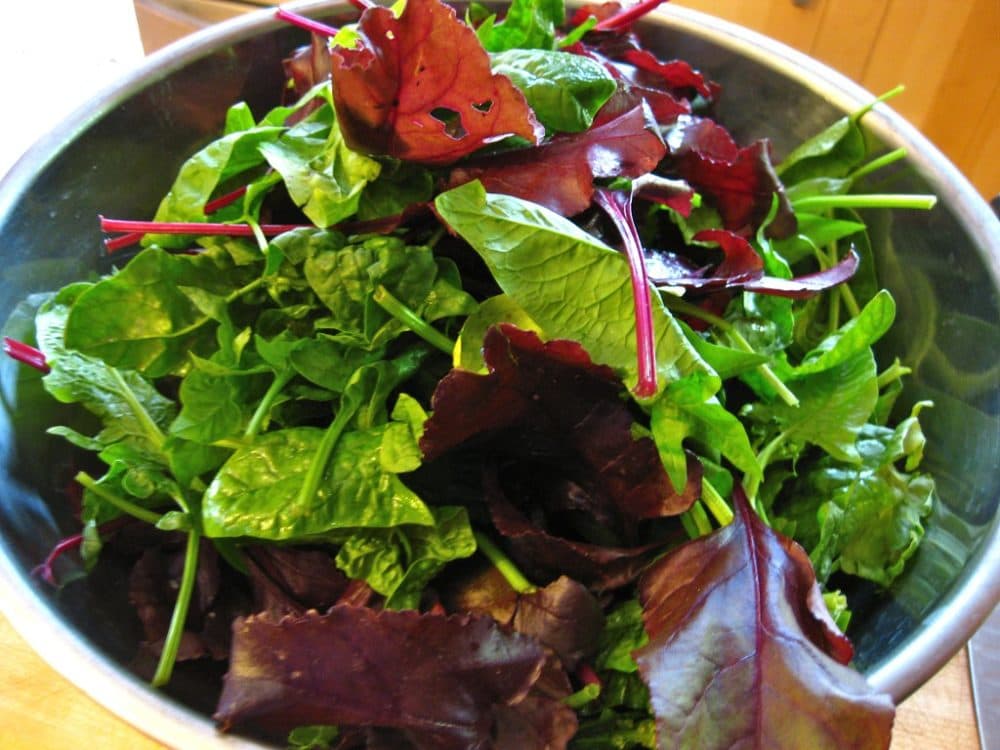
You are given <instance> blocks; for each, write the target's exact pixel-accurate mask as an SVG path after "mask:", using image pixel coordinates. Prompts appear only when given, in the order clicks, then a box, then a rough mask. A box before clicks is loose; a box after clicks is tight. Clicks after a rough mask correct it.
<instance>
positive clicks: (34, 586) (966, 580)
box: [0, 0, 1000, 750]
mask: <svg viewBox="0 0 1000 750" xmlns="http://www.w3.org/2000/svg"><path fill="white" fill-rule="evenodd" d="M578 3H579V0H569V2H568V3H567V5H574V4H578ZM285 7H287V8H288V9H292V10H294V11H296V12H299V13H303V14H309V13H323V12H329V11H332V10H335V9H338V8H343V9H346V8H349V7H350V5H349V4H348V3H347V2H346V0H302V1H299V2H291V3H288V4H286V6H285ZM649 23H653V24H659V25H665V26H667V27H669V28H672V29H676V30H680V31H683V32H685V33H686V34H689V35H692V36H695V37H699V38H704V39H706V40H709V41H711V42H712V43H713V44H716V45H719V46H721V47H724V48H726V49H728V50H730V51H732V52H734V53H737V54H739V55H742V56H745V57H748V58H750V59H753V60H755V61H757V62H760V63H762V64H765V65H767V66H769V67H776V68H777V69H779V70H780V71H781V72H782V73H784V74H785V75H787V76H788V77H790V78H792V79H794V80H796V81H797V82H799V83H801V84H802V85H804V86H805V87H807V88H808V89H810V90H812V91H813V92H814V93H816V94H817V95H819V96H820V97H821V98H823V99H825V100H827V101H828V102H830V103H831V104H832V105H833V106H835V107H836V108H837V109H839V110H842V111H843V112H845V113H848V112H851V111H854V110H856V109H858V108H859V107H861V106H863V105H866V104H868V103H869V102H871V101H872V100H874V99H875V96H874V95H873V94H871V93H870V92H869V91H867V90H866V89H864V88H863V87H861V86H859V85H858V84H856V83H854V82H853V81H851V80H850V79H848V78H847V77H846V76H844V75H842V74H840V73H838V72H836V71H835V70H833V69H832V68H830V67H828V66H826V65H824V64H823V63H820V62H818V61H817V60H815V59H813V58H811V57H809V56H808V55H805V54H803V53H801V52H798V51H796V50H794V49H792V48H790V47H788V46H786V45H785V44H783V43H781V42H778V41H776V40H774V39H772V38H770V37H767V36H764V35H762V34H760V33H757V32H754V31H752V30H749V29H746V28H744V27H741V26H738V25H736V24H733V23H730V22H727V21H724V20H722V19H718V18H715V17H713V16H709V15H707V14H705V13H701V12H699V11H695V10H691V9H688V8H682V7H677V6H672V5H666V6H661V7H660V8H659V9H657V10H656V11H655V12H654V13H652V14H651V15H650V16H649ZM284 25H285V24H284V23H283V22H282V21H280V20H278V19H276V18H275V17H274V11H273V9H267V8H265V9H262V10H257V11H252V12H249V13H246V14H244V15H242V16H238V17H236V18H233V19H231V20H229V21H225V22H223V23H220V24H216V25H214V26H211V27H208V28H206V29H203V30H201V31H198V32H195V33H193V34H191V35H189V36H187V37H185V38H183V39H181V40H179V41H176V42H174V43H172V44H171V45H169V46H167V47H165V48H163V49H161V50H158V51H156V52H154V53H153V54H151V55H149V56H148V57H147V58H146V59H145V60H144V61H143V62H142V63H141V64H140V65H138V66H137V67H136V68H134V69H133V70H131V71H130V72H129V73H127V74H126V75H124V76H123V77H121V78H119V79H118V80H117V81H116V82H114V83H112V84H111V85H109V86H107V87H105V88H104V89H103V90H101V91H100V92H99V93H97V94H96V95H95V96H94V98H93V99H92V100H91V101H90V102H87V103H85V104H83V105H81V106H80V107H79V108H78V109H77V110H75V111H74V112H72V113H70V114H69V115H68V116H67V117H66V118H64V119H63V120H62V121H61V122H60V123H59V124H57V125H56V126H55V127H54V128H53V129H51V130H50V131H49V132H48V133H46V134H45V135H43V136H42V137H41V138H39V139H38V140H37V141H36V142H35V144H34V145H33V146H32V147H31V148H29V149H28V151H26V152H25V153H24V154H23V155H22V156H21V157H20V158H19V159H18V160H17V161H16V162H15V163H14V164H13V165H12V167H11V168H10V169H9V170H8V172H7V173H6V175H4V176H3V178H2V180H0V215H3V214H6V213H7V212H8V211H9V209H10V206H11V204H12V203H13V202H14V201H16V200H17V199H18V198H19V197H20V194H21V188H22V187H23V186H24V185H26V184H29V183H30V181H31V179H32V177H33V176H34V175H36V174H37V173H38V172H39V171H41V170H42V169H43V168H45V167H46V166H47V165H48V164H49V163H50V162H51V161H52V160H54V159H55V158H56V157H57V156H58V155H59V154H60V153H61V152H62V150H63V149H64V148H65V147H66V146H67V145H68V144H69V143H71V142H72V141H73V140H74V139H75V138H76V137H78V136H79V135H80V134H81V133H83V132H84V131H86V130H87V129H88V128H89V127H90V126H91V125H93V124H94V123H96V122H97V121H98V120H100V119H101V118H102V117H104V116H105V115H106V114H107V113H108V112H110V111H111V110H112V109H113V108H114V107H116V106H117V105H118V104H119V103H120V102H122V101H124V100H126V99H128V98H129V97H131V96H133V95H135V94H136V93H138V92H139V91H141V90H142V89H143V88H144V87H146V86H147V85H149V84H150V83H152V82H155V81H158V80H160V79H162V78H163V77H165V76H167V75H169V74H171V73H173V72H175V71H176V70H178V69H180V68H182V67H184V66H185V65H187V64H189V63H191V62H193V61H195V60H197V59H198V58H200V57H203V56H205V55H207V54H209V53H211V52H212V51H214V50H215V49H217V48H221V47H225V46H229V45H232V44H236V43H239V42H242V41H244V40H246V39H248V38H250V37H252V36H256V35H258V34H261V33H264V32H268V31H273V30H275V29H278V28H281V27H283V26H284ZM865 127H866V129H867V130H869V131H871V132H873V133H874V134H875V135H877V136H878V137H879V138H880V139H882V140H883V141H884V142H886V143H887V144H890V145H894V146H901V147H904V148H907V150H908V152H909V153H910V157H909V159H910V164H911V165H912V166H913V167H914V168H915V169H916V170H917V171H918V172H919V173H920V174H921V176H922V177H923V178H924V179H925V180H926V181H927V183H928V185H929V187H930V188H931V189H932V190H933V191H934V192H935V194H937V195H938V196H939V197H940V201H941V202H942V203H943V204H944V205H946V206H947V207H948V208H949V209H950V210H951V211H952V212H953V213H954V214H955V216H956V218H957V219H958V220H959V221H960V222H962V224H963V225H964V226H965V227H966V228H967V230H968V231H969V233H970V235H971V239H972V240H973V241H974V242H975V244H976V245H977V246H978V247H979V248H981V249H982V253H983V261H984V264H985V265H986V267H987V269H988V272H989V273H990V275H991V277H992V281H993V285H994V286H995V287H997V288H1000V222H998V220H997V218H996V216H995V215H994V214H993V212H992V210H991V209H990V207H989V206H988V204H987V203H986V201H985V200H983V198H982V197H981V196H980V195H979V194H978V192H977V191H976V190H975V188H973V186H972V185H971V184H970V183H969V181H968V180H967V179H966V178H965V177H964V175H962V174H961V173H960V172H959V171H958V169H957V168H956V167H955V166H954V165H953V164H952V163H951V162H950V161H949V160H948V159H947V158H946V157H945V156H944V155H943V154H942V153H941V152H940V151H939V150H938V149H937V147H936V146H934V145H933V144H932V143H931V142H930V141H929V140H928V139H927V138H926V137H924V136H923V135H922V134H921V133H920V132H919V131H918V130H917V129H916V128H915V127H914V126H913V125H911V124H910V123H908V122H907V121H906V120H905V119H904V118H902V117H901V116H900V115H898V114H897V113H896V112H894V111H893V110H892V108H891V107H890V106H888V105H887V104H885V103H880V104H878V105H876V107H875V108H874V109H873V110H872V112H871V113H869V114H868V115H866V118H865ZM970 571H971V572H970ZM998 602H1000V514H995V515H994V518H993V521H992V523H991V524H990V527H989V529H988V530H987V531H986V532H985V534H984V536H983V538H982V540H981V541H980V543H979V547H978V549H977V550H976V552H975V553H974V554H973V555H972V556H970V558H969V560H968V561H967V562H966V565H965V568H964V570H963V573H962V575H961V576H960V577H959V579H958V580H957V581H955V582H954V583H953V585H952V588H951V590H950V591H949V593H948V594H947V595H946V597H945V598H944V599H943V600H942V602H941V603H940V604H939V606H938V611H936V612H935V614H934V615H933V616H932V617H930V618H928V619H927V620H926V621H925V622H923V623H921V625H920V627H919V628H918V630H917V631H916V632H914V633H912V634H911V635H910V636H909V637H908V638H907V639H906V640H905V641H904V642H902V643H901V644H900V645H899V646H898V647H897V650H896V652H895V654H896V655H895V656H894V657H893V658H890V659H886V660H883V661H882V662H879V663H878V664H877V665H875V667H874V669H872V670H871V671H870V672H869V673H868V674H867V678H868V680H869V682H870V683H871V684H872V685H873V687H874V688H875V689H877V690H880V691H885V692H888V693H889V694H890V695H892V697H893V699H894V700H895V701H896V702H897V703H899V702H901V701H902V700H903V699H904V698H906V697H907V696H908V695H909V694H910V693H912V692H913V691H914V690H915V689H916V688H917V687H918V686H919V685H921V684H922V683H923V682H925V681H926V680H927V679H929V678H930V677H931V676H932V675H933V674H934V673H935V672H937V671H938V670H939V669H940V668H941V667H942V666H943V665H944V664H945V663H946V662H947V661H948V660H950V659H951V658H952V656H954V654H955V653H957V652H958V651H959V650H960V649H961V648H962V647H963V645H964V644H965V642H966V641H967V640H968V639H969V638H970V637H971V636H972V634H973V633H974V632H975V630H976V629H977V628H978V627H979V625H980V624H981V623H982V622H983V621H984V620H985V619H986V617H987V616H988V615H989V614H990V613H991V612H992V610H993V608H994V607H995V606H996V604H997V603H998ZM0 609H2V610H3V612H4V614H5V615H6V617H7V618H8V620H9V621H10V623H11V625H12V626H13V627H14V629H15V630H16V631H18V633H19V634H20V635H21V636H22V637H23V638H24V640H25V641H27V642H28V644H29V645H30V646H31V647H32V648H33V649H34V650H35V651H36V652H37V653H38V654H39V655H40V656H41V658H42V659H43V660H45V661H46V662H47V663H48V664H49V665H50V666H52V667H53V669H55V670H56V671H57V672H59V673H60V674H61V675H62V676H63V677H65V678H66V679H68V680H69V681H70V682H71V683H73V684H75V685H76V686H77V687H78V688H80V689H81V690H82V691H84V692H85V693H86V694H88V695H89V696H90V697H91V698H92V699H93V700H95V701H96V702H97V703H99V704H101V705H103V706H104V707H105V708H107V709H108V710H109V711H111V712H112V713H114V714H116V715H117V716H119V717H120V718H121V719H123V720H124V721H127V722H129V723H130V724H132V725H133V726H135V727H136V728H137V729H138V730H139V731H142V732H144V733H145V734H147V735H149V736H150V737H152V738H154V739H156V740H157V741H159V742H162V743H164V744H166V745H168V746H171V747H177V748H184V749H185V750H189V749H197V748H231V749H233V750H264V749H265V748H268V747H271V746H266V745H263V744H260V743H258V742H255V741H253V740H249V739H246V738H242V737H239V736H235V735H226V734H221V733H219V732H218V731H217V730H216V728H215V725H214V724H213V723H212V721H211V720H210V719H209V718H208V717H206V716H204V715H203V714H201V713H198V712H195V711H194V710H192V709H190V708H187V707H186V706H184V705H182V704H180V703H179V702H177V701H175V700H173V699H171V698H170V697H169V696H166V695H164V694H163V693H161V692H158V691H156V690H154V689H153V688H151V687H150V686H149V685H148V684H146V683H145V682H143V681H141V680H140V679H138V678H137V677H135V676H134V675H132V674H130V673H128V672H127V671H125V670H123V669H122V668H121V667H120V666H119V665H118V663H117V662H114V661H112V660H111V659H110V657H108V656H106V655H105V654H103V653H102V652H100V651H99V650H97V649H96V648H95V647H94V646H92V645H91V644H90V643H88V642H87V640H86V639H85V638H84V637H83V635H82V634H81V633H79V632H78V631H77V630H76V629H74V628H73V627H72V626H70V625H69V624H68V623H67V622H65V621H63V620H62V619H61V618H60V617H59V616H58V614H57V613H56V612H55V610H54V609H53V608H52V607H51V606H50V605H49V604H48V602H47V597H46V596H45V592H43V591H42V590H41V588H40V585H39V584H38V583H37V582H36V581H33V580H32V579H31V576H30V573H29V574H27V575H26V574H25V573H24V571H22V570H21V568H20V566H19V565H18V564H17V563H16V561H15V560H14V559H13V557H12V556H11V554H10V551H9V550H8V549H7V547H6V545H5V544H3V543H0ZM942 610H943V611H942ZM904 652H905V655H906V658H905V659H901V658H900V655H901V654H903V653H904Z"/></svg>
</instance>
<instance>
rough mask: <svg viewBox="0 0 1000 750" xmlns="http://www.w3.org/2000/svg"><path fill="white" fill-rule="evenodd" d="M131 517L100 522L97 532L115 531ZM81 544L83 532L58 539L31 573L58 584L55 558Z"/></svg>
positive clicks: (54, 584)
mask: <svg viewBox="0 0 1000 750" xmlns="http://www.w3.org/2000/svg"><path fill="white" fill-rule="evenodd" d="M130 520H131V519H128V518H116V519H115V520H113V521H108V522H107V523H102V524H101V525H100V526H98V527H97V533H98V534H106V533H108V532H110V531H117V530H118V529H119V528H121V527H122V526H124V525H125V524H126V523H128V522H129V521H130ZM81 545H83V533H80V534H73V535H72V536H68V537H66V538H65V539H60V540H59V541H58V542H56V546H55V547H53V548H52V550H51V551H50V552H49V554H48V555H47V556H46V557H45V560H44V562H42V564H41V565H39V566H38V567H36V568H35V569H34V570H32V571H31V574H32V575H36V576H39V577H41V579H42V580H43V581H45V582H46V583H48V584H51V585H52V586H58V585H59V582H58V581H57V580H56V574H55V570H54V566H55V564H56V560H58V559H59V558H60V557H62V556H63V555H65V554H66V553H67V552H72V551H73V550H75V549H79V548H80V546H81Z"/></svg>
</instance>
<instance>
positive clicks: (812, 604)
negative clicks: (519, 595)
mask: <svg viewBox="0 0 1000 750" xmlns="http://www.w3.org/2000/svg"><path fill="white" fill-rule="evenodd" d="M733 500H734V503H733V504H734V510H735V518H734V520H733V522H732V523H731V524H730V525H729V526H726V527H724V528H722V529H719V530H718V531H716V532H714V533H712V534H711V535H709V536H707V537H702V538H701V539H698V540H695V541H693V542H690V543H688V544H686V545H684V546H682V547H680V548H678V549H677V550H675V551H673V552H671V553H669V554H668V555H667V556H665V557H664V558H663V559H662V560H660V561H658V562H657V563H656V564H655V565H654V566H653V567H652V568H651V569H650V570H649V571H648V572H647V573H646V574H645V575H644V576H643V578H642V580H641V582H640V599H641V601H642V603H643V620H644V622H645V628H646V632H647V633H648V634H649V643H648V645H646V646H644V647H642V648H641V649H639V650H637V651H636V652H635V658H636V662H637V663H638V665H639V671H640V673H641V674H642V677H643V679H644V680H645V681H646V684H647V685H648V686H649V689H650V697H651V706H652V709H653V713H654V715H655V717H656V722H657V728H658V733H659V745H660V747H681V746H689V745H697V747H698V748H700V749H701V750H714V749H715V748H732V747H740V748H747V749H748V750H750V749H751V748H761V749H763V748H767V750H799V749H800V748H806V747H808V748H816V749H817V750H819V749H824V748H830V749H831V750H832V749H833V748H837V749H838V750H843V749H844V748H857V749H868V748H872V749H874V748H888V747H889V739H890V734H891V730H892V721H893V714H894V709H893V706H892V701H891V700H890V698H889V697H888V696H885V695H880V694H877V693H875V692H874V691H873V689H872V688H871V687H870V686H869V685H868V683H867V682H866V681H865V679H864V677H862V676H861V675H860V674H859V673H857V672H855V671H853V670H852V669H850V668H848V667H846V666H844V665H845V664H846V663H847V662H848V661H849V660H850V658H851V653H852V650H851V647H850V644H849V643H848V642H847V639H846V638H844V636H843V635H842V634H841V633H840V632H839V631H838V630H837V629H836V626H835V625H834V624H833V622H832V620H831V619H830V616H829V614H828V613H827V612H826V608H825V606H824V604H823V599H822V596H821V594H820V591H819V587H818V586H817V584H816V577H815V574H814V573H813V569H812V566H811V565H810V563H809V558H808V556H807V555H806V553H805V552H804V551H803V550H802V548H801V547H799V546H798V545H797V544H795V543H794V542H792V541H791V540H789V539H787V538H785V537H783V536H781V535H779V534H777V533H776V532H774V531H772V530H771V529H770V528H768V527H767V526H766V525H765V524H764V523H763V522H762V521H761V520H760V519H759V518H758V517H757V516H756V514H755V513H754V512H753V510H752V509H751V508H750V506H749V503H748V502H747V501H746V497H745V496H744V495H743V494H742V491H740V492H739V495H738V496H734V498H733Z"/></svg>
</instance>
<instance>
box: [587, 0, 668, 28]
mask: <svg viewBox="0 0 1000 750" xmlns="http://www.w3.org/2000/svg"><path fill="white" fill-rule="evenodd" d="M665 2H668V0H642V2H641V3H637V4H635V5H633V6H632V7H631V8H628V9H626V10H623V11H622V12H621V13H616V14H615V15H613V16H611V17H609V18H605V19H604V20H603V21H599V22H598V23H597V25H595V26H594V28H593V31H616V30H618V29H620V28H622V27H624V26H628V25H629V24H631V23H632V22H633V21H635V20H637V19H639V18H642V17H643V16H644V15H646V14H647V13H649V12H650V11H652V10H654V9H656V8H658V7H659V6H661V5H663V3H665Z"/></svg>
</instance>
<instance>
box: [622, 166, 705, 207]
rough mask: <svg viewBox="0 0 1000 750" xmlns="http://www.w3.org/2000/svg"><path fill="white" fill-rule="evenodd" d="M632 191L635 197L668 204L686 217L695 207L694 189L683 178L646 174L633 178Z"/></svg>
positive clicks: (663, 204)
mask: <svg viewBox="0 0 1000 750" xmlns="http://www.w3.org/2000/svg"><path fill="white" fill-rule="evenodd" d="M632 191H633V193H634V195H635V197H637V198H642V199H643V200H647V201H651V202H653V203H658V204H660V205H661V206H667V207H669V208H671V209H673V210H674V211H676V212H677V213H679V214H680V215H681V216H683V217H685V218H687V217H688V216H690V215H691V209H692V208H693V207H694V206H693V200H694V190H692V189H691V186H690V185H688V184H687V183H686V182H683V181H681V180H668V179H667V178H665V177H660V176H659V175H655V174H645V175H642V176H641V177H637V178H636V179H634V180H632Z"/></svg>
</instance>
